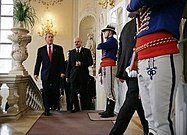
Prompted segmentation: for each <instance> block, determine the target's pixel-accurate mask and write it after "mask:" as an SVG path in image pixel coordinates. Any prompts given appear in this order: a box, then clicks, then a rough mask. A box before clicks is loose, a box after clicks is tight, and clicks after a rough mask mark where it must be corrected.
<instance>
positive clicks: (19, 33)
mask: <svg viewBox="0 0 187 135" xmlns="http://www.w3.org/2000/svg"><path fill="white" fill-rule="evenodd" d="M11 31H12V32H13V34H12V35H9V36H8V39H10V40H11V41H12V52H11V56H12V58H13V60H14V61H15V64H14V67H13V69H12V70H11V71H10V72H9V74H13V75H23V76H24V75H28V72H27V71H26V70H25V68H24V66H23V65H22V63H23V61H25V60H26V59H27V58H28V52H27V44H28V43H30V42H31V36H30V35H27V34H28V33H29V31H28V30H27V29H25V28H23V27H14V28H12V29H11Z"/></svg>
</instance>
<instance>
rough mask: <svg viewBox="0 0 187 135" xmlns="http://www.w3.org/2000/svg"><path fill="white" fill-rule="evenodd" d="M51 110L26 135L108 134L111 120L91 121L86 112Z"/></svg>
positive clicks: (111, 124)
mask: <svg viewBox="0 0 187 135" xmlns="http://www.w3.org/2000/svg"><path fill="white" fill-rule="evenodd" d="M89 112H94V111H81V112H76V113H70V112H57V111H52V112H51V113H52V115H51V116H43V115H42V116H41V117H40V118H39V119H38V120H37V121H36V123H35V124H34V125H33V127H32V128H31V129H30V130H29V131H28V133H27V135H108V134H109V132H110V130H111V128H112V127H113V123H112V121H91V120H90V119H89V116H88V113H89Z"/></svg>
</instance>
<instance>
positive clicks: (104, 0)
mask: <svg viewBox="0 0 187 135" xmlns="http://www.w3.org/2000/svg"><path fill="white" fill-rule="evenodd" d="M97 3H98V4H99V5H101V6H102V8H104V9H106V8H107V7H108V6H111V7H114V6H115V0H98V1H97Z"/></svg>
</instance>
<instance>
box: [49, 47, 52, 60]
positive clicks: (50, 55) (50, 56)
mask: <svg viewBox="0 0 187 135" xmlns="http://www.w3.org/2000/svg"><path fill="white" fill-rule="evenodd" d="M49 60H50V61H52V51H51V46H49Z"/></svg>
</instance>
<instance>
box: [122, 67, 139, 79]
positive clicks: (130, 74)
mask: <svg viewBox="0 0 187 135" xmlns="http://www.w3.org/2000/svg"><path fill="white" fill-rule="evenodd" d="M125 71H126V72H127V74H128V76H129V77H137V76H138V73H137V71H136V70H130V66H128V67H127V68H126V69H125Z"/></svg>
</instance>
